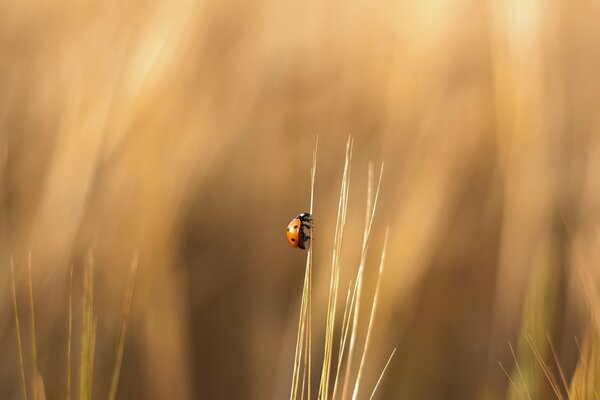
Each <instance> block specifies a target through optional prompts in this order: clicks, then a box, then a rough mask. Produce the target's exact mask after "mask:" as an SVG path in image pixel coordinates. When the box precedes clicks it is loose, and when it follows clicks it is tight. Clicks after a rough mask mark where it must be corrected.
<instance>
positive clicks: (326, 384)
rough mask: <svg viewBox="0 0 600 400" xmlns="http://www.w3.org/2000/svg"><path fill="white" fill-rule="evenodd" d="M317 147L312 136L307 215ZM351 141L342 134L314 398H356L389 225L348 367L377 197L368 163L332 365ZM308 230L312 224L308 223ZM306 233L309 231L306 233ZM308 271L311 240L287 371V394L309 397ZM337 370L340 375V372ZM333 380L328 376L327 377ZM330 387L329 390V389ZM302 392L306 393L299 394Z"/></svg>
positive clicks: (309, 278) (310, 269) (382, 265)
mask: <svg viewBox="0 0 600 400" xmlns="http://www.w3.org/2000/svg"><path fill="white" fill-rule="evenodd" d="M317 148H318V138H317V143H316V144H315V149H314V150H313V162H312V169H311V191H310V214H311V215H312V213H313V204H314V186H315V173H316V166H317ZM352 149H353V140H352V138H349V139H348V142H347V143H346V157H345V162H344V170H343V175H342V182H341V187H340V197H339V203H338V211H337V222H336V228H335V235H334V244H333V254H332V260H331V278H330V282H329V300H328V304H327V317H326V324H325V347H324V353H323V362H322V368H321V375H320V379H319V389H318V392H317V396H316V398H317V399H318V400H320V399H332V400H333V399H336V398H341V399H346V398H347V397H348V395H349V394H350V393H351V398H352V400H356V399H357V398H358V395H359V391H360V385H361V380H362V377H363V372H364V369H365V363H366V358H367V354H368V351H369V345H370V339H371V331H372V328H373V324H374V317H375V313H376V310H377V301H378V298H379V291H380V283H381V277H382V275H383V270H384V265H385V256H386V249H387V241H388V232H389V229H386V233H385V239H384V245H383V249H382V251H381V261H380V264H379V271H378V277H377V284H376V287H375V293H374V295H373V298H372V300H371V310H370V315H369V317H368V325H367V332H366V336H365V339H364V344H363V347H362V352H361V353H360V354H359V355H358V357H359V364H358V370H357V371H355V370H354V369H353V363H354V358H355V355H356V349H357V341H358V325H359V310H360V304H361V297H362V286H363V279H364V278H363V277H364V273H365V264H366V257H367V250H368V247H369V240H370V237H371V228H372V225H373V219H374V216H375V211H376V209H377V200H378V198H379V189H380V186H381V179H382V176H383V164H382V165H381V169H380V172H379V179H378V181H377V188H376V189H375V192H374V193H373V168H372V166H371V165H369V178H368V184H367V207H366V213H365V214H366V215H365V230H364V234H363V240H362V247H361V255H360V261H359V265H358V269H357V273H356V278H355V279H354V283H353V282H352V280H351V281H350V282H349V285H348V292H347V295H346V302H345V307H344V314H343V319H342V324H341V332H340V333H339V343H338V345H337V363H336V365H332V364H333V355H334V351H336V349H334V338H335V327H336V309H337V305H338V297H339V286H340V270H341V261H340V260H341V251H342V244H343V239H344V228H345V226H346V216H347V208H348V194H349V188H350V170H351V160H352ZM311 230H312V228H311ZM311 236H312V232H311ZM312 271H313V243H312V242H311V244H310V247H309V248H308V254H307V258H306V269H305V275H304V286H303V288H302V300H301V304H300V318H299V322H298V333H297V338H296V351H295V356H294V369H293V375H292V384H291V391H290V399H291V400H296V399H298V398H300V399H302V400H303V399H305V398H306V399H310V398H311V375H312V374H311V369H312V355H311V353H312V351H311V349H312V315H311V308H312V304H311V302H312ZM395 351H396V349H394V350H393V351H392V352H391V354H390V356H389V358H388V360H387V363H386V364H385V366H384V367H383V370H382V372H381V373H380V375H379V379H378V380H377V382H376V383H375V385H374V387H373V389H372V392H371V395H370V397H369V398H370V399H372V398H373V397H374V396H375V393H376V391H377V388H378V387H379V384H380V383H381V380H382V378H383V375H384V374H385V371H386V370H387V368H388V366H389V364H390V361H391V360H392V357H393V356H394V353H395ZM342 373H343V375H342ZM332 379H333V381H332ZM331 386H333V389H332V388H331ZM305 396H306V397H305Z"/></svg>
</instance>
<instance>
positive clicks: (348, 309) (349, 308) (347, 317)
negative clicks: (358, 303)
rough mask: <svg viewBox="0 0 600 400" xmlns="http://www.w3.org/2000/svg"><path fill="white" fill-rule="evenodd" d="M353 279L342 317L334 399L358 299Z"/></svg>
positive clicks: (349, 285) (349, 286)
mask: <svg viewBox="0 0 600 400" xmlns="http://www.w3.org/2000/svg"><path fill="white" fill-rule="evenodd" d="M352 288H353V285H352V280H350V283H349V284H348V294H347V295H346V305H345V306H344V318H343V319H342V334H341V335H340V351H339V355H338V362H337V367H336V371H335V380H334V382H333V394H332V396H331V398H332V399H335V398H336V395H337V389H338V383H339V377H340V371H341V369H342V362H343V360H344V354H345V350H346V343H347V341H348V332H349V331H350V321H351V318H352V315H353V309H354V300H355V299H356V296H355V294H356V290H353V289H352Z"/></svg>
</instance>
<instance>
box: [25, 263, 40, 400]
mask: <svg viewBox="0 0 600 400" xmlns="http://www.w3.org/2000/svg"><path fill="white" fill-rule="evenodd" d="M27 265H28V272H29V279H28V280H29V308H30V312H31V362H32V371H31V382H32V387H31V392H32V397H33V399H34V400H37V398H38V395H37V393H38V391H37V386H38V385H37V378H38V366H37V345H36V339H35V306H34V304H33V279H32V277H31V252H29V257H28V263H27Z"/></svg>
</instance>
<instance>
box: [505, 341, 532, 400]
mask: <svg viewBox="0 0 600 400" xmlns="http://www.w3.org/2000/svg"><path fill="white" fill-rule="evenodd" d="M508 347H509V348H510V354H512V357H513V360H515V366H516V367H517V373H518V374H519V378H520V379H521V382H522V383H523V389H524V390H525V394H526V395H527V399H528V400H531V395H530V394H529V390H528V389H527V383H526V382H525V377H524V376H523V372H522V371H521V367H520V366H519V361H518V360H517V355H516V354H515V349H513V346H512V343H511V342H510V340H509V341H508Z"/></svg>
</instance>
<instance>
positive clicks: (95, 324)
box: [87, 317, 98, 399]
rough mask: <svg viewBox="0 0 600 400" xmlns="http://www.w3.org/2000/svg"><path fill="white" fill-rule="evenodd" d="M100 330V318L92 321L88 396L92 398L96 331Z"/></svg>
mask: <svg viewBox="0 0 600 400" xmlns="http://www.w3.org/2000/svg"><path fill="white" fill-rule="evenodd" d="M97 331H98V318H96V317H94V320H93V321H92V334H91V335H90V344H89V346H90V363H89V367H88V387H87V398H88V399H91V398H92V386H93V384H94V379H93V378H94V356H95V355H96V332H97Z"/></svg>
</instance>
